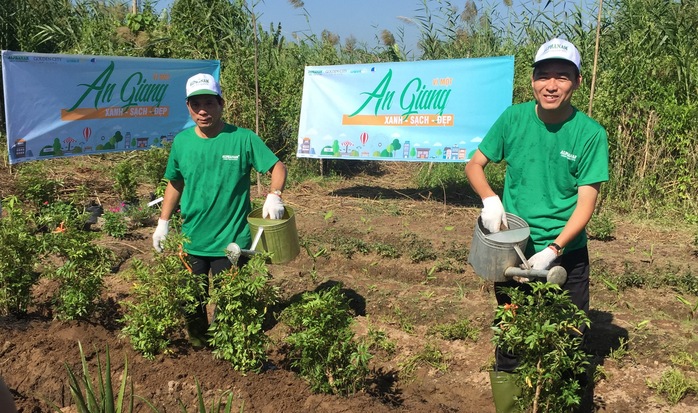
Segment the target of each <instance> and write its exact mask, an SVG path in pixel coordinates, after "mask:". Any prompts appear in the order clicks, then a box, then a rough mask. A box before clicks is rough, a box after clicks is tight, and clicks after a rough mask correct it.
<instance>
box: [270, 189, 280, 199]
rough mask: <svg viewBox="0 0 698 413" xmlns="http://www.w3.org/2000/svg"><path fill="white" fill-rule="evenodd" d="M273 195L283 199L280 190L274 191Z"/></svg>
mask: <svg viewBox="0 0 698 413" xmlns="http://www.w3.org/2000/svg"><path fill="white" fill-rule="evenodd" d="M272 194H274V195H278V196H279V197H281V191H280V190H278V189H277V190H275V191H272Z"/></svg>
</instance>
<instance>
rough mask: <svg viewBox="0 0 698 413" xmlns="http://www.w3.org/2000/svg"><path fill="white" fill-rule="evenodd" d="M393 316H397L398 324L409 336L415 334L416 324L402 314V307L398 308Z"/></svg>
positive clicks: (394, 310)
mask: <svg viewBox="0 0 698 413" xmlns="http://www.w3.org/2000/svg"><path fill="white" fill-rule="evenodd" d="M393 314H395V317H397V323H398V325H399V326H400V329H402V331H404V332H405V333H409V334H412V333H413V332H414V322H413V321H412V320H411V319H410V318H409V317H408V316H407V315H406V314H404V313H403V312H402V310H401V309H400V307H397V306H396V307H395V308H394V309H393Z"/></svg>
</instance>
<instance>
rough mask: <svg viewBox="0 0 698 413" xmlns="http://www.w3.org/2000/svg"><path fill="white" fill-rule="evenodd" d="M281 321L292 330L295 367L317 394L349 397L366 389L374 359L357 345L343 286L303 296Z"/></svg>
mask: <svg viewBox="0 0 698 413" xmlns="http://www.w3.org/2000/svg"><path fill="white" fill-rule="evenodd" d="M280 320H281V321H283V322H284V323H286V324H287V325H288V326H289V328H290V329H291V334H290V335H289V336H288V337H286V339H285V342H286V343H287V344H288V345H289V347H290V351H289V358H290V360H291V366H292V367H293V368H295V369H297V370H298V372H299V374H300V375H301V377H304V378H305V379H306V380H308V382H309V384H310V388H311V389H312V390H313V391H315V392H321V393H331V394H349V393H354V392H356V391H358V390H360V389H362V388H363V386H364V384H365V380H366V376H367V374H368V361H369V360H370V359H371V357H372V356H371V355H370V353H369V352H368V348H367V346H366V345H365V344H357V343H356V342H355V341H354V332H353V331H352V330H351V324H352V322H353V319H352V317H351V315H350V313H349V303H348V301H347V299H346V297H345V296H344V295H343V294H342V292H341V285H339V284H338V285H335V286H333V287H332V288H330V289H327V290H324V291H319V292H307V293H305V294H303V296H302V298H301V301H300V302H298V303H296V304H293V305H291V306H289V307H287V308H286V309H284V310H283V311H282V312H281V314H280Z"/></svg>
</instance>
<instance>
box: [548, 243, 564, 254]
mask: <svg viewBox="0 0 698 413" xmlns="http://www.w3.org/2000/svg"><path fill="white" fill-rule="evenodd" d="M548 248H551V249H553V250H554V251H555V254H556V255H557V256H558V257H559V256H560V255H562V247H561V246H559V245H557V244H556V243H554V242H553V243H551V244H550V245H548Z"/></svg>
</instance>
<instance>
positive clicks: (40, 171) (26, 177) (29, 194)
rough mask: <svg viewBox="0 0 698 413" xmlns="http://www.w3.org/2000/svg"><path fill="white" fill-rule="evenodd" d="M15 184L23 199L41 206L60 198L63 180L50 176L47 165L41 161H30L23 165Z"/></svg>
mask: <svg viewBox="0 0 698 413" xmlns="http://www.w3.org/2000/svg"><path fill="white" fill-rule="evenodd" d="M15 185H16V191H17V193H20V194H22V199H24V200H26V201H29V202H30V203H32V204H33V205H34V206H35V207H37V208H39V207H41V206H42V205H44V204H49V203H51V202H54V201H55V200H56V199H57V198H58V190H59V189H60V188H61V187H62V186H63V182H62V181H60V180H58V179H53V178H51V177H49V171H48V170H47V167H46V165H44V164H42V163H41V162H29V163H26V164H22V165H21V167H20V170H19V173H18V174H17V181H16V183H15Z"/></svg>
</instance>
